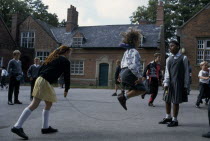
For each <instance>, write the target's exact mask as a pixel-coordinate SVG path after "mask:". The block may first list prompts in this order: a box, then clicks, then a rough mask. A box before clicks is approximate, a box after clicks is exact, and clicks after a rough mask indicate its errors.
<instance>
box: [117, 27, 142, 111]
mask: <svg viewBox="0 0 210 141" xmlns="http://www.w3.org/2000/svg"><path fill="white" fill-rule="evenodd" d="M122 36H123V41H122V42H123V44H121V46H122V47H124V48H126V49H127V50H126V51H125V53H124V55H123V58H122V61H121V68H122V70H121V73H120V79H121V83H122V85H123V87H124V88H127V89H129V91H128V92H127V93H123V94H121V95H119V96H118V100H119V102H120V104H121V105H122V107H123V108H124V109H125V110H127V107H126V101H127V100H128V99H129V98H131V97H134V96H138V95H141V94H144V93H145V90H146V89H145V86H144V85H143V83H142V75H141V73H142V72H141V67H140V59H141V57H140V54H139V52H138V51H137V50H136V48H137V47H139V44H140V31H138V30H136V29H133V28H132V29H130V30H129V31H128V32H127V33H124V34H123V35H122Z"/></svg>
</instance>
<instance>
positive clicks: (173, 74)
mask: <svg viewBox="0 0 210 141" xmlns="http://www.w3.org/2000/svg"><path fill="white" fill-rule="evenodd" d="M169 49H170V52H171V53H172V55H171V56H170V57H168V58H167V60H166V69H165V77H164V81H163V83H164V89H165V94H164V98H163V99H164V101H165V105H166V117H165V118H163V120H162V121H160V122H159V124H167V123H169V124H168V125H167V126H168V127H176V126H178V119H177V118H178V113H179V104H181V103H182V102H187V101H188V97H187V96H188V86H189V85H188V83H189V68H188V66H189V64H188V59H187V57H186V56H184V55H182V54H180V53H179V50H180V45H179V42H177V41H171V42H170V43H169ZM172 104H173V118H172V117H171V107H172Z"/></svg>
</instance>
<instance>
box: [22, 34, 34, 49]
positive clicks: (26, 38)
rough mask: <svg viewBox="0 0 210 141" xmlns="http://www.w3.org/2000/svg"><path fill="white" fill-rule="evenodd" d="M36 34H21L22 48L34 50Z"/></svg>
mask: <svg viewBox="0 0 210 141" xmlns="http://www.w3.org/2000/svg"><path fill="white" fill-rule="evenodd" d="M34 40H35V33H34V32H21V42H20V46H21V47H25V48H34Z"/></svg>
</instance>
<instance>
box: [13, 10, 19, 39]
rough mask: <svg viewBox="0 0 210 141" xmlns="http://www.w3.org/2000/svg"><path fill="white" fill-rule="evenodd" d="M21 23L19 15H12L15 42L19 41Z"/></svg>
mask: <svg viewBox="0 0 210 141" xmlns="http://www.w3.org/2000/svg"><path fill="white" fill-rule="evenodd" d="M19 23H20V16H19V14H18V13H15V14H13V15H12V28H11V34H12V37H13V39H14V40H15V41H17V40H18V25H19Z"/></svg>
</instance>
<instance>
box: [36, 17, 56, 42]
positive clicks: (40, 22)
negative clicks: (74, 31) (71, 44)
mask: <svg viewBox="0 0 210 141" xmlns="http://www.w3.org/2000/svg"><path fill="white" fill-rule="evenodd" d="M33 19H34V20H35V21H36V22H37V23H38V24H39V25H40V26H41V27H42V28H43V29H44V30H45V31H46V32H47V34H48V35H49V36H50V37H51V38H52V39H53V40H55V41H56V42H58V41H57V39H56V38H55V36H54V35H53V33H52V32H51V28H55V27H54V26H52V25H50V24H47V23H46V22H43V21H41V20H39V19H35V18H33Z"/></svg>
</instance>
